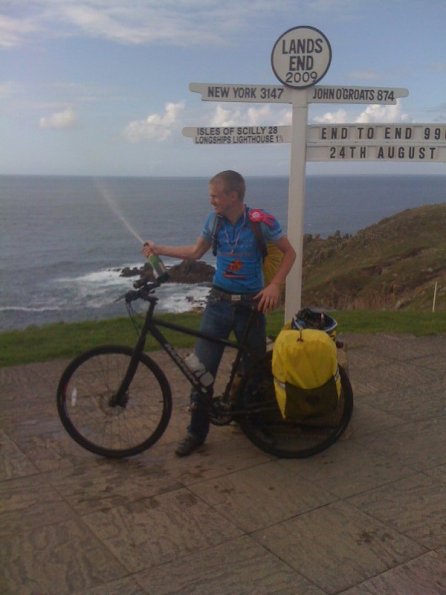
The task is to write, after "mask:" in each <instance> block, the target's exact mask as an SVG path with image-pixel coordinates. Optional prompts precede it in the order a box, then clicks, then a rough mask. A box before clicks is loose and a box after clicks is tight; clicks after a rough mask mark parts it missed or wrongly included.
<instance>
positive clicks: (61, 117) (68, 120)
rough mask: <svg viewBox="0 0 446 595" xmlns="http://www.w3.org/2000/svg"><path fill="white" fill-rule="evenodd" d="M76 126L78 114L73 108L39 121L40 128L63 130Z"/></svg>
mask: <svg viewBox="0 0 446 595" xmlns="http://www.w3.org/2000/svg"><path fill="white" fill-rule="evenodd" d="M75 124H76V114H75V112H74V110H73V108H71V107H67V108H66V109H64V110H63V111H61V112H55V113H54V114H51V116H44V117H42V118H40V120H39V126H40V128H52V129H63V128H72V127H73V126H74V125H75Z"/></svg>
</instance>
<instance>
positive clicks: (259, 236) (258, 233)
mask: <svg viewBox="0 0 446 595" xmlns="http://www.w3.org/2000/svg"><path fill="white" fill-rule="evenodd" d="M249 223H250V224H251V229H252V232H253V234H254V235H255V237H256V241H257V246H258V248H259V250H260V254H261V255H262V258H265V257H266V255H267V253H268V250H267V247H266V242H265V238H264V236H263V232H262V227H261V225H260V221H251V219H250V220H249Z"/></svg>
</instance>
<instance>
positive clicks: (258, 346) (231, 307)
mask: <svg viewBox="0 0 446 595" xmlns="http://www.w3.org/2000/svg"><path fill="white" fill-rule="evenodd" d="M250 315H251V310H250V309H249V308H247V307H246V306H245V307H243V306H241V305H238V304H237V305H235V304H233V303H231V302H228V301H224V300H220V299H216V298H213V297H212V296H210V298H209V299H208V303H207V305H206V309H205V311H204V313H203V318H202V320H201V325H200V331H201V332H203V333H208V334H209V335H212V336H214V337H218V338H220V339H227V338H228V337H229V335H230V333H231V331H234V334H235V336H236V338H237V340H238V341H241V340H242V338H243V336H244V332H245V329H246V325H247V322H248V319H249V317H250ZM247 346H248V349H249V350H250V351H251V353H253V354H254V355H255V356H257V357H261V356H262V355H264V354H265V351H266V323H265V316H264V315H263V314H261V313H257V315H256V319H255V321H254V322H253V324H252V326H251V330H250V333H249V336H248V339H247ZM223 351H224V345H219V344H218V343H213V342H212V341H207V340H205V339H198V340H197V343H196V345H195V353H196V355H197V357H198V359H199V360H200V361H201V362H202V363H203V364H204V366H205V368H206V369H207V370H208V372H210V373H211V374H212V375H213V376H214V378H215V376H216V375H217V371H218V366H219V364H220V361H221V358H222V355H223ZM246 360H247V358H245V359H244V360H242V364H243V367H244V369H245V370H248V369H249V365H250V362H249V361H246ZM210 398H211V397H210V395H203V394H200V393H198V392H197V391H195V390H192V393H191V420H190V425H189V426H188V428H187V429H188V432H190V433H191V434H193V435H194V436H195V437H196V438H197V439H198V440H199V441H200V442H204V441H205V439H206V436H207V434H208V432H209V407H210Z"/></svg>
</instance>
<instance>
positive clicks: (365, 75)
mask: <svg viewBox="0 0 446 595" xmlns="http://www.w3.org/2000/svg"><path fill="white" fill-rule="evenodd" d="M348 78H349V79H351V80H357V81H377V80H380V79H382V74H381V73H379V72H377V71H376V70H354V71H353V72H350V73H349V75H348Z"/></svg>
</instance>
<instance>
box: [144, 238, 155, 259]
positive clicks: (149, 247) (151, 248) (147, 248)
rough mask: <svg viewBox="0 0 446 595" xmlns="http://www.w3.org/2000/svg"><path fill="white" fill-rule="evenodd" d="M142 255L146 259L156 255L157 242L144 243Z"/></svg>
mask: <svg viewBox="0 0 446 595" xmlns="http://www.w3.org/2000/svg"><path fill="white" fill-rule="evenodd" d="M142 253H143V254H144V256H145V257H146V258H147V257H149V256H150V255H151V254H156V251H155V242H151V241H150V240H149V241H147V242H144V245H143V247H142Z"/></svg>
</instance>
